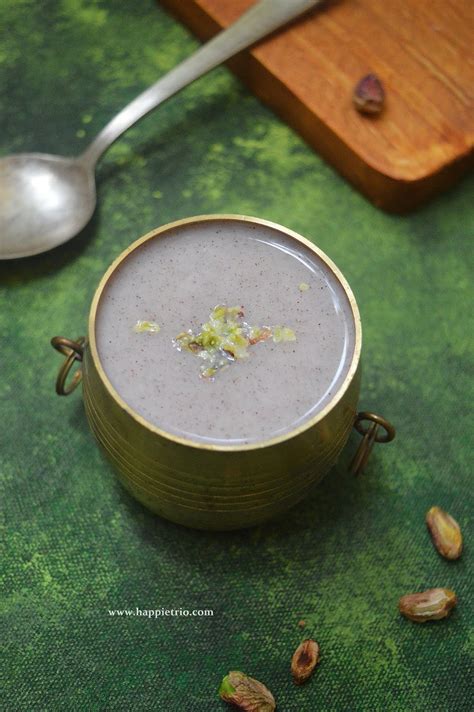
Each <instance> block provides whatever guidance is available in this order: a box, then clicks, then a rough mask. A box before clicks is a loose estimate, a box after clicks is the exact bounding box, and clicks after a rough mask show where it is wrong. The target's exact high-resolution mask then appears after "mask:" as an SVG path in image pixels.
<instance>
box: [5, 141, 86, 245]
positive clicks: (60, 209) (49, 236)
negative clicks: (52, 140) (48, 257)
mask: <svg viewBox="0 0 474 712" xmlns="http://www.w3.org/2000/svg"><path fill="white" fill-rule="evenodd" d="M0 204H1V206H2V209H1V211H0V255H1V257H2V258H4V259H13V258H16V257H26V256H28V255H37V254H39V253H40V252H44V251H45V250H50V249H51V248H52V247H56V246H57V245H61V244H62V243H63V242H66V241H67V240H69V239H70V238H71V237H72V236H73V235H76V234H77V233H78V232H80V230H82V228H83V227H84V226H85V225H86V224H87V223H88V222H89V220H90V218H91V217H92V214H93V212H94V209H95V204H96V195H95V182H94V174H93V172H92V170H91V169H90V168H88V166H87V164H85V163H82V162H81V161H80V159H75V158H63V157H61V156H53V155H49V154H47V153H20V154H17V155H15V156H9V157H7V158H2V159H0Z"/></svg>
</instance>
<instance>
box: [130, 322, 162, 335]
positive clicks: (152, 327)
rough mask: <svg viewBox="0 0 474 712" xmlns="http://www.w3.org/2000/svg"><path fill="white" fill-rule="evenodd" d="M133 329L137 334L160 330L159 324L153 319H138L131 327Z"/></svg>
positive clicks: (153, 332)
mask: <svg viewBox="0 0 474 712" xmlns="http://www.w3.org/2000/svg"><path fill="white" fill-rule="evenodd" d="M133 330H134V331H136V332H137V334H143V333H145V332H147V331H148V332H149V333H150V334H158V332H159V331H160V326H159V325H158V324H156V323H155V322H154V321H142V320H141V319H139V320H138V321H137V323H136V324H135V326H134V327H133Z"/></svg>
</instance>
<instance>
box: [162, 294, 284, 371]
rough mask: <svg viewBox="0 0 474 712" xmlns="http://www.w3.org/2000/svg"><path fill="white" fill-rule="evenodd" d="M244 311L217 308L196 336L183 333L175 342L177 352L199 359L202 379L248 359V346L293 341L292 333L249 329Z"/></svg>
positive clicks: (258, 328)
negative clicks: (188, 353) (236, 362)
mask: <svg viewBox="0 0 474 712" xmlns="http://www.w3.org/2000/svg"><path fill="white" fill-rule="evenodd" d="M243 318H244V312H243V307H227V306H225V305H223V304H219V305H218V306H216V307H214V309H213V310H212V312H211V314H210V315H209V321H207V322H206V323H205V324H203V325H202V327H201V331H200V332H199V333H198V334H195V333H194V332H193V331H192V329H189V330H188V331H182V332H181V333H180V334H178V336H177V337H176V338H175V339H174V342H173V343H174V345H175V346H176V348H177V349H178V350H179V351H182V350H186V351H190V352H191V353H193V354H195V355H196V356H198V357H199V358H200V359H202V363H201V369H200V370H201V377H202V378H206V379H208V380H214V376H215V375H216V373H217V372H218V371H220V370H221V369H223V368H225V367H227V366H229V365H230V364H231V363H232V362H234V361H236V360H240V359H245V358H248V356H249V351H248V349H249V346H253V345H254V344H257V343H258V342H259V341H266V340H267V339H269V338H271V337H273V341H274V342H275V343H279V342H280V341H295V340H296V336H295V333H294V331H292V329H288V328H287V327H284V326H276V327H274V329H271V328H270V327H268V326H250V325H249V324H247V323H246V322H245V321H243Z"/></svg>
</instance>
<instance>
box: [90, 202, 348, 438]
mask: <svg viewBox="0 0 474 712" xmlns="http://www.w3.org/2000/svg"><path fill="white" fill-rule="evenodd" d="M214 220H216V221H217V220H221V221H223V220H229V221H240V222H251V223H254V224H257V225H263V226H265V227H269V228H272V229H274V230H277V231H279V232H280V233H283V234H284V235H286V236H287V237H290V238H292V239H294V240H296V241H297V242H300V243H302V244H303V245H305V246H306V247H307V248H309V249H310V250H311V251H312V252H314V253H315V254H316V255H317V256H318V258H319V259H320V260H321V261H322V262H323V263H324V264H325V265H326V267H327V268H328V269H329V270H330V271H331V272H332V274H333V275H334V277H335V278H336V279H337V281H338V282H339V284H340V285H341V287H342V288H343V290H344V293H345V295H346V297H347V300H348V302H349V305H350V308H351V312H352V317H353V319H354V350H353V354H352V359H351V363H350V366H349V368H348V370H347V373H346V377H345V379H344V381H343V382H342V383H341V385H340V387H339V389H338V390H337V391H336V393H335V394H334V396H333V397H332V398H331V400H330V401H329V403H328V404H327V405H326V406H325V407H324V408H323V409H322V410H320V411H319V412H318V413H317V414H316V415H315V416H314V417H313V418H310V419H309V420H307V421H306V422H305V423H303V424H302V425H300V426H299V427H297V428H294V429H293V430H290V431H288V432H287V433H284V434H282V435H278V436H277V437H274V438H268V439H267V440H260V441H258V442H252V443H244V444H239V445H217V444H214V443H201V442H197V441H195V440H189V439H187V438H183V437H180V436H179V435H175V434H174V433H170V432H169V431H167V430H163V429H161V428H159V427H158V426H156V425H153V423H150V421H148V420H146V418H143V417H142V416H141V415H139V414H138V413H137V412H136V411H135V410H133V408H131V407H130V406H129V405H128V404H127V403H126V401H124V400H123V398H122V397H121V396H120V395H119V393H118V392H117V391H116V390H115V388H114V387H113V386H112V384H111V383H110V381H109V379H108V377H107V374H106V373H105V371H104V369H103V367H102V363H101V361H100V358H99V353H98V349H97V343H96V338H95V325H96V317H97V310H98V307H99V302H100V298H101V296H102V293H103V291H104V288H105V286H106V285H107V283H108V281H109V279H110V277H111V276H112V274H113V273H114V272H115V270H116V269H117V268H118V267H119V265H120V264H121V263H122V262H123V261H124V260H126V259H127V257H128V256H129V255H130V254H131V253H132V252H134V251H135V250H136V249H137V248H139V247H140V246H141V245H142V244H143V243H145V242H147V241H148V240H151V239H154V238H155V237H158V236H159V235H162V234H163V233H167V232H169V231H170V230H172V229H175V228H178V227H181V226H183V225H190V224H193V223H202V222H208V221H214ZM88 341H89V349H90V352H91V355H92V358H93V360H94V362H95V366H96V369H97V372H98V374H99V376H100V378H101V379H102V382H103V384H104V386H105V388H106V389H107V391H108V393H109V394H110V396H111V397H112V398H113V399H114V400H115V401H116V403H117V404H118V405H119V407H120V408H121V409H122V410H123V411H125V413H127V415H128V416H129V417H131V418H132V419H133V420H135V421H137V422H138V423H139V424H140V425H141V426H142V427H144V428H146V429H147V430H149V431H150V432H152V433H155V434H156V435H159V436H160V437H162V438H165V439H166V440H169V441H171V442H174V443H176V444H179V445H185V446H187V447H191V448H195V449H198V450H208V451H214V452H245V451H252V450H259V449H262V448H266V447H271V446H272V445H278V444H280V443H283V442H286V441H287V440H291V439H292V438H294V437H296V436H298V435H301V434H302V433H304V432H305V431H307V430H309V429H311V428H312V427H314V426H315V425H316V424H317V423H319V422H320V421H321V420H323V419H324V418H325V417H326V416H327V414H328V413H329V412H331V411H332V410H333V408H334V407H335V406H336V405H337V403H338V402H339V401H340V400H341V398H342V397H343V395H344V393H345V392H346V390H347V389H348V387H349V385H350V383H351V382H352V380H353V378H354V376H355V374H356V371H357V368H358V366H359V361H360V354H361V348H362V324H361V319H360V313H359V308H358V306H357V302H356V300H355V297H354V294H353V292H352V289H351V288H350V286H349V283H348V282H347V280H346V279H345V277H344V275H343V274H342V272H341V271H340V270H339V268H338V267H337V266H336V265H335V263H334V262H333V261H332V260H331V259H330V258H329V257H328V256H327V255H326V254H325V253H324V252H323V251H322V250H321V249H319V247H317V246H316V245H315V244H314V243H312V242H311V241H310V240H308V239H307V238H305V237H303V236H302V235H300V234H299V233H297V232H295V231H294V230H291V229H290V228H287V227H284V226H283V225H279V224H278V223H276V222H272V221H271V220H265V219H263V218H257V217H252V216H248V215H239V214H233V213H223V214H220V213H212V214H209V215H196V216H193V217H189V218H183V219H181V220H175V221H173V222H170V223H167V224H166V225H163V226H161V227H159V228H154V229H153V230H150V231H149V232H147V233H146V234H145V235H143V236H142V237H140V238H138V240H135V242H133V243H132V244H131V245H129V247H127V248H126V249H125V250H123V252H121V253H120V255H119V256H118V257H116V259H115V260H114V261H113V262H112V264H111V265H110V267H109V268H108V269H107V270H106V272H105V273H104V275H103V276H102V279H101V280H100V282H99V285H98V287H97V289H96V291H95V294H94V297H93V300H92V304H91V309H90V313H89V324H88Z"/></svg>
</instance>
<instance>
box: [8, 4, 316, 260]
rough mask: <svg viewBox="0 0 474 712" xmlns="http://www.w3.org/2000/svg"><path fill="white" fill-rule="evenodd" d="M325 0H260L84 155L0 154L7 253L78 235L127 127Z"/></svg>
mask: <svg viewBox="0 0 474 712" xmlns="http://www.w3.org/2000/svg"><path fill="white" fill-rule="evenodd" d="M320 1H321V0H260V2H257V3H256V4H255V5H254V6H252V7H251V8H250V10H248V11H247V12H246V13H245V14H244V15H242V17H241V18H240V19H239V20H237V22H235V23H234V24H233V25H231V26H230V27H229V28H227V29H226V30H224V31H223V32H221V33H220V34H218V35H217V36H216V37H214V38H213V39H212V40H211V41H210V42H208V43H207V44H205V45H203V46H202V47H201V48H200V49H199V50H198V51H197V52H195V53H194V54H193V55H192V56H191V57H189V58H188V59H186V60H185V61H184V62H182V63H181V64H179V65H178V66H177V67H175V68H174V69H172V70H171V71H170V72H169V73H168V74H166V75H165V76H164V77H162V78H161V79H159V80H158V81H157V82H156V83H155V84H153V85H152V86H151V87H150V88H149V89H146V91H144V92H143V93H142V94H140V95H139V96H138V97H137V98H136V99H134V100H133V101H132V102H131V103H130V104H128V106H126V107H125V108H124V109H122V111H121V112H120V113H119V114H117V116H115V118H113V119H112V120H111V121H110V122H109V123H108V124H107V126H106V127H105V128H104V129H102V131H101V132H100V133H99V134H98V135H97V136H96V138H95V139H94V140H93V141H92V143H91V144H90V145H89V147H88V148H87V149H86V150H85V151H84V153H82V154H81V155H80V156H78V157H77V158H65V157H62V156H53V155H50V154H46V153H21V154H18V155H14V156H7V157H6V158H3V159H0V259H12V258H15V257H27V256H29V255H36V254H39V253H40V252H45V251H46V250H50V249H51V248H53V247H56V246H57V245H60V244H62V243H63V242H66V241H67V240H69V239H70V238H71V237H74V236H75V235H77V233H78V232H79V231H80V230H81V229H82V228H83V227H84V226H85V225H86V223H87V222H88V221H89V220H90V218H91V216H92V213H93V212H94V208H95V204H96V192H95V180H94V169H95V166H96V163H97V161H98V160H99V158H100V157H101V155H102V154H103V153H104V151H106V150H107V148H109V146H110V145H111V144H112V143H113V142H114V141H115V140H116V139H117V138H118V137H119V136H120V135H121V134H123V133H124V131H126V130H127V129H129V128H130V126H132V125H133V124H134V123H135V122H136V121H138V120H139V119H141V118H142V117H143V116H145V114H148V112H149V111H151V110H152V109H155V108H156V107H157V106H159V104H161V103H162V102H164V101H165V100H166V99H168V98H169V97H170V96H173V94H176V93H177V92H178V91H180V89H183V87H185V86H187V85H188V84H190V83H191V82H193V81H194V80H195V79H198V78H199V77H201V76H202V75H203V74H206V73H207V72H208V71H209V70H211V69H213V68H214V67H216V66H217V65H219V64H221V63H222V62H225V61H226V60H227V59H229V57H232V56H233V55H234V54H236V53H237V52H240V51H241V50H243V49H245V48H246V47H249V46H250V45H252V44H254V43H255V42H257V40H260V39H262V38H263V37H265V36H266V35H268V34H269V33H270V32H273V31H274V30H276V29H278V28H279V27H281V26H282V25H285V24H286V23H287V22H289V21H290V20H292V19H294V18H295V17H297V16H298V15H300V14H302V13H303V12H305V11H306V10H309V9H310V8H312V7H314V6H316V5H317V4H318V3H319V2H320Z"/></svg>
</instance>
